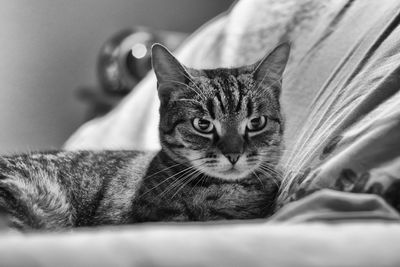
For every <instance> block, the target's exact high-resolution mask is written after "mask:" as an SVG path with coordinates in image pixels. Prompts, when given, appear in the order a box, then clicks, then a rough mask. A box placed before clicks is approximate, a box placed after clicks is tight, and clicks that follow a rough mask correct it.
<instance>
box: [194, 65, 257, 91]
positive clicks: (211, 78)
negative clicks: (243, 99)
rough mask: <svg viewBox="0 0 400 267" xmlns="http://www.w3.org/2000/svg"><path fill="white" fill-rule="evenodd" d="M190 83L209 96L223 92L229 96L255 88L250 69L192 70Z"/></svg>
mask: <svg viewBox="0 0 400 267" xmlns="http://www.w3.org/2000/svg"><path fill="white" fill-rule="evenodd" d="M189 85H191V86H194V87H198V88H199V89H201V91H202V93H204V94H205V95H207V96H209V97H214V96H216V95H219V94H221V93H222V94H223V95H226V96H227V97H229V96H230V95H232V96H235V95H238V94H241V95H242V96H244V95H246V94H248V93H249V92H250V91H251V89H252V88H254V85H255V81H254V79H253V75H252V73H251V72H250V70H247V69H222V68H221V69H212V70H196V71H194V72H192V81H190V84H189Z"/></svg>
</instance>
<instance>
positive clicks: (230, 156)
mask: <svg viewBox="0 0 400 267" xmlns="http://www.w3.org/2000/svg"><path fill="white" fill-rule="evenodd" d="M225 157H226V158H227V159H228V160H229V161H230V163H232V165H234V164H235V163H236V162H237V161H238V160H239V158H240V153H227V154H225Z"/></svg>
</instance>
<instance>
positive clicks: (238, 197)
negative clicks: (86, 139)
mask: <svg viewBox="0 0 400 267" xmlns="http://www.w3.org/2000/svg"><path fill="white" fill-rule="evenodd" d="M169 161H170V159H169V158H168V157H166V156H165V155H163V154H162V152H159V153H157V154H155V153H149V152H148V153H144V152H134V151H102V152H93V151H92V152H89V151H81V152H66V151H65V152H64V151H59V152H47V153H43V152H41V153H36V154H35V153H32V154H25V155H18V156H12V157H4V158H2V159H1V162H0V169H1V172H2V175H1V177H0V206H3V207H5V208H6V210H8V211H10V215H11V216H10V219H11V220H12V225H13V226H14V227H17V228H21V229H49V230H50V229H51V230H55V229H60V228H71V227H82V226H95V225H108V224H127V223H135V222H146V221H199V220H200V221H205V220H217V219H250V218H260V217H266V216H267V215H268V214H269V213H270V212H271V210H272V207H271V206H270V205H272V204H273V199H274V196H275V194H276V193H277V192H276V191H277V185H276V183H275V182H274V180H273V179H271V178H268V179H267V178H266V177H264V176H262V175H261V174H258V175H259V177H260V179H261V177H264V178H263V181H259V180H258V179H254V178H253V179H252V178H249V179H244V180H240V181H235V182H233V181H224V180H220V179H215V178H206V177H205V176H204V177H203V179H197V180H193V181H191V182H189V183H187V184H184V183H183V179H182V178H183V176H184V169H185V168H186V167H185V166H184V165H182V166H181V165H177V163H176V162H175V163H171V162H169ZM174 165H177V166H175V167H172V168H171V166H174ZM177 174H178V175H177ZM170 177H172V178H170ZM168 178H169V181H168V183H167V182H165V181H166V179H168ZM198 178H201V177H198ZM171 184H175V187H171ZM178 189H179V190H178Z"/></svg>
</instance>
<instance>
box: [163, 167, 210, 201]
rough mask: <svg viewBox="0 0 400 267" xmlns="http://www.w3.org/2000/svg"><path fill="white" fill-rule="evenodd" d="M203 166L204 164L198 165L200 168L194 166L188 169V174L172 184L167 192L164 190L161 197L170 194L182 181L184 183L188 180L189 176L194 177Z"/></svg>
mask: <svg viewBox="0 0 400 267" xmlns="http://www.w3.org/2000/svg"><path fill="white" fill-rule="evenodd" d="M201 165H203V164H200V165H198V166H192V167H190V168H188V169H187V170H186V172H184V173H183V174H182V175H180V176H179V177H177V178H176V180H175V181H174V182H173V183H171V184H170V185H169V186H168V187H167V188H166V190H164V191H163V192H162V193H161V194H160V197H161V196H163V195H164V194H166V193H168V192H169V191H171V190H172V189H174V188H176V187H178V186H179V184H180V183H181V182H182V181H184V180H185V179H186V177H187V176H190V175H192V174H193V173H195V172H196V171H198V170H197V168H198V167H200V166H201Z"/></svg>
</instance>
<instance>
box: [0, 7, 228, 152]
mask: <svg viewBox="0 0 400 267" xmlns="http://www.w3.org/2000/svg"><path fill="white" fill-rule="evenodd" d="M232 2H233V0H202V1H198V0H113V1H109V0H75V1H60V0H35V1H31V0H17V1H12V0H8V1H1V2H0V3H1V8H0V44H1V46H0V48H1V49H0V83H1V93H2V94H1V97H0V126H1V128H2V130H1V131H0V153H15V152H20V151H26V150H38V149H56V148H59V147H60V146H61V145H62V144H63V142H64V141H65V140H66V139H67V138H68V136H69V135H70V134H71V133H72V132H73V131H74V130H76V129H77V128H78V127H79V125H80V124H82V123H83V122H84V119H85V118H86V113H87V109H88V107H87V105H85V103H83V102H82V101H79V100H78V98H77V96H76V90H75V89H76V88H77V87H79V86H82V85H85V84H96V60H97V55H98V52H99V50H100V48H101V46H102V44H103V43H104V42H105V41H106V40H107V39H108V38H109V37H110V36H111V35H113V34H114V33H115V32H118V31H120V30H121V29H124V28H129V27H133V26H146V27H150V28H154V29H157V30H169V31H179V32H184V33H191V32H193V31H194V30H195V29H197V28H198V27H199V26H201V25H202V24H203V23H205V22H206V21H208V20H209V19H211V18H213V17H214V16H216V15H218V14H219V13H221V12H223V11H225V10H226V9H228V8H229V6H230V5H231V4H232Z"/></svg>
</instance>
